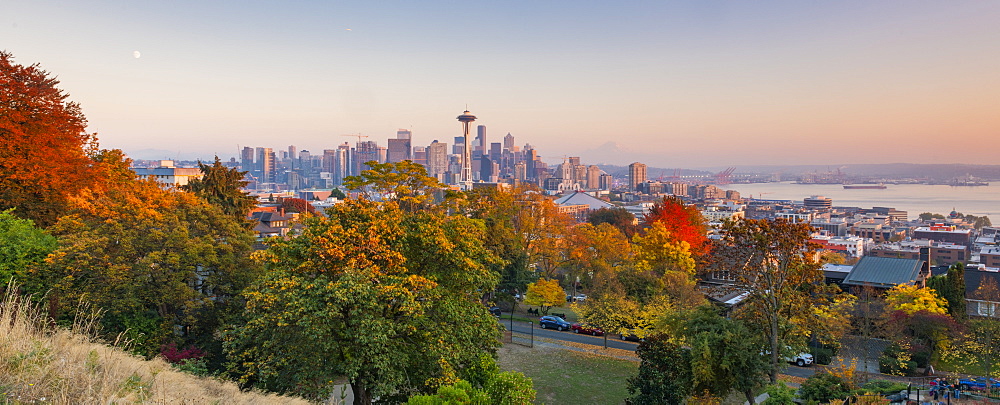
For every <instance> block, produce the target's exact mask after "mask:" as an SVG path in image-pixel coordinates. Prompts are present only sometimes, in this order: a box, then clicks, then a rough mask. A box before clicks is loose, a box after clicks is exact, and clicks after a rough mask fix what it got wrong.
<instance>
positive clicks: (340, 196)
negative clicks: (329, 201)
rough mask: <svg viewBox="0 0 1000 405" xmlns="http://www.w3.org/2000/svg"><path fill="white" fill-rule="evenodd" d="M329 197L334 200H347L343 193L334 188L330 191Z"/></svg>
mask: <svg viewBox="0 0 1000 405" xmlns="http://www.w3.org/2000/svg"><path fill="white" fill-rule="evenodd" d="M330 197H333V198H336V199H338V200H344V199H347V195H346V194H344V192H343V191H340V189H339V188H334V189H332V190H330Z"/></svg>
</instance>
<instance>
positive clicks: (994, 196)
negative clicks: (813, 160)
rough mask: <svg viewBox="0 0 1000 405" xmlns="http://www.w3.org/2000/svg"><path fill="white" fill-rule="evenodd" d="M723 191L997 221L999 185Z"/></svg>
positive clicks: (786, 185)
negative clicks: (822, 199)
mask: <svg viewBox="0 0 1000 405" xmlns="http://www.w3.org/2000/svg"><path fill="white" fill-rule="evenodd" d="M723 188H725V189H730V190H736V191H739V192H740V195H741V196H742V197H744V198H748V197H752V198H762V199H774V200H793V201H797V202H799V203H801V202H802V199H803V198H806V197H809V196H813V195H821V196H824V197H827V198H830V199H832V200H833V205H834V206H841V207H861V208H871V207H893V208H896V209H898V210H902V211H907V213H908V216H909V218H910V219H916V218H917V215H920V213H922V212H931V213H936V214H942V215H948V213H949V212H951V210H952V209H954V210H956V211H958V212H961V213H963V214H972V215H977V216H983V215H986V216H989V217H990V219H991V220H1000V184H997V183H996V182H994V183H991V184H990V185H989V186H978V187H953V186H947V185H927V184H899V185H896V184H886V189H884V190H878V189H853V190H848V189H845V188H844V186H843V185H840V184H795V183H791V182H781V183H755V184H730V185H727V186H723Z"/></svg>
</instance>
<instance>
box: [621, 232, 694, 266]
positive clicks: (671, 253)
mask: <svg viewBox="0 0 1000 405" xmlns="http://www.w3.org/2000/svg"><path fill="white" fill-rule="evenodd" d="M632 241H633V243H635V251H636V262H637V265H639V266H641V267H642V268H645V269H649V270H651V271H654V272H656V273H657V274H658V275H663V274H666V273H668V272H679V273H683V274H687V275H694V273H695V261H694V258H692V257H691V254H692V253H691V244H690V243H688V242H687V241H684V240H682V239H679V238H677V237H676V236H675V235H674V234H672V233H671V232H670V230H668V229H667V226H666V225H665V224H664V223H663V222H662V221H657V222H653V223H652V225H650V227H649V229H648V230H647V231H646V233H645V234H643V235H636V236H635V237H633V238H632Z"/></svg>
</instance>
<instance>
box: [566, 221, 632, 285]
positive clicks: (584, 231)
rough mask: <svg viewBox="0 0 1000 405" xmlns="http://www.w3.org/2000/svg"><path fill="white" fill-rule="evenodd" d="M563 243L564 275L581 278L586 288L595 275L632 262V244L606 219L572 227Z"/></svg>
mask: <svg viewBox="0 0 1000 405" xmlns="http://www.w3.org/2000/svg"><path fill="white" fill-rule="evenodd" d="M564 246H565V247H566V250H567V251H566V252H565V256H566V258H567V260H566V261H565V263H564V264H563V266H564V268H565V274H566V275H567V276H568V277H567V278H569V279H573V277H578V278H582V279H583V280H584V284H585V285H587V287H588V288H589V287H591V286H592V285H593V283H592V281H593V277H594V276H595V275H600V274H608V273H613V272H615V271H616V269H617V268H619V267H622V266H627V265H629V264H631V262H632V246H631V245H630V244H629V241H628V239H626V238H625V235H623V234H622V233H621V232H620V231H619V230H618V229H617V228H615V227H614V226H612V225H611V224H607V223H604V224H600V225H597V226H594V225H591V224H589V223H584V224H580V225H577V226H574V227H572V228H571V229H570V230H569V235H567V237H566V243H565V244H564Z"/></svg>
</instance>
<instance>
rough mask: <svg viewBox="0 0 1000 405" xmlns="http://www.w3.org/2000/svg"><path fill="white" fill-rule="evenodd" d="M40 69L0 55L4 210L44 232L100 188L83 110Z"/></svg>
mask: <svg viewBox="0 0 1000 405" xmlns="http://www.w3.org/2000/svg"><path fill="white" fill-rule="evenodd" d="M58 84H59V81H58V80H56V79H55V77H53V76H51V75H50V74H49V73H48V72H46V71H44V70H42V69H41V68H40V67H39V66H38V65H37V64H36V65H31V66H23V65H18V64H16V63H14V57H13V56H12V55H11V54H10V53H7V52H3V51H0V210H4V209H7V208H17V210H16V211H14V215H17V216H19V217H22V218H28V219H31V220H33V221H35V223H36V224H38V225H40V226H42V227H48V226H49V225H52V224H54V223H55V222H56V220H57V219H58V217H59V216H60V215H62V214H63V213H64V212H65V209H66V206H67V201H68V199H69V198H70V197H71V196H73V195H74V194H76V193H77V192H78V191H79V190H81V189H84V188H87V187H90V186H92V185H94V184H95V183H96V178H95V174H94V170H93V168H92V160H91V155H92V154H93V153H95V151H96V148H97V138H96V137H95V135H93V134H88V133H86V132H85V129H86V126H87V119H86V118H85V117H84V115H83V112H82V111H81V110H80V106H79V105H78V104H77V103H74V102H71V101H69V100H68V99H69V95H68V94H66V92H64V91H63V90H61V89H59V88H58V87H56V86H57V85H58Z"/></svg>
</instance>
